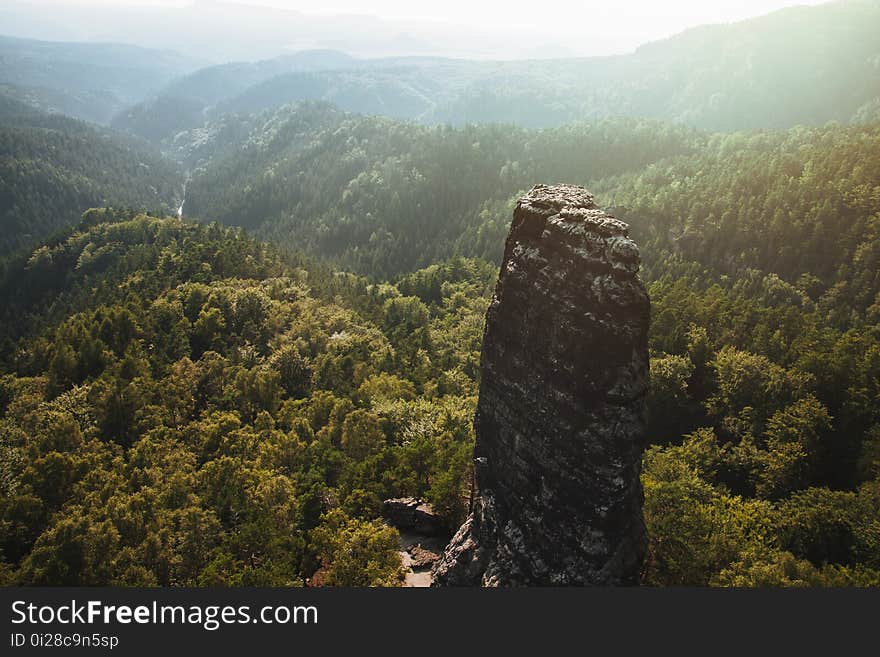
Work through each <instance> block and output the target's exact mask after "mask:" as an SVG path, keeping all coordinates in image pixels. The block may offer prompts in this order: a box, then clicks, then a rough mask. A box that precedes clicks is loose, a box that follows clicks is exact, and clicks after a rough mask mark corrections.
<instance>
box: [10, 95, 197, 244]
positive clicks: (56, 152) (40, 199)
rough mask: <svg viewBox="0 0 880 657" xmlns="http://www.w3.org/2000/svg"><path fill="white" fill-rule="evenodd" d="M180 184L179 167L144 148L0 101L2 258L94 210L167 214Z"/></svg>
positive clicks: (128, 139) (80, 124) (71, 121)
mask: <svg viewBox="0 0 880 657" xmlns="http://www.w3.org/2000/svg"><path fill="white" fill-rule="evenodd" d="M182 182H183V181H182V174H180V173H179V171H178V168H177V165H176V164H174V163H173V162H171V161H169V160H168V159H166V158H164V157H163V156H162V155H161V154H160V153H159V152H158V151H156V150H155V149H154V148H153V147H151V146H150V145H149V144H147V143H144V142H141V141H139V140H136V139H134V138H132V137H129V136H126V135H123V134H119V133H114V132H111V131H109V130H106V129H102V128H98V127H97V126H93V125H90V124H87V123H83V122H81V121H77V120H75V119H71V118H69V117H66V116H63V115H58V114H43V113H41V112H36V111H34V110H32V109H30V108H29V107H27V106H26V105H24V104H22V103H19V102H17V101H15V100H13V99H10V98H8V97H6V96H3V95H0V233H2V236H0V255H2V254H6V253H9V252H11V251H13V250H15V249H18V248H21V247H28V246H33V245H35V244H37V243H39V242H41V241H42V240H43V239H45V238H46V237H47V236H49V235H51V234H52V233H53V232H55V231H56V230H58V229H60V228H63V227H64V226H67V225H70V224H74V223H76V222H77V221H78V220H79V217H80V215H81V214H82V213H83V211H84V210H86V209H87V208H90V207H94V206H96V205H104V204H114V205H119V206H131V207H140V208H150V209H155V210H164V211H168V212H170V211H171V210H172V209H174V208H175V207H176V204H175V201H176V200H177V199H179V198H180V193H181V184H182Z"/></svg>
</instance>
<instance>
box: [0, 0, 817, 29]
mask: <svg viewBox="0 0 880 657" xmlns="http://www.w3.org/2000/svg"><path fill="white" fill-rule="evenodd" d="M194 1H195V0H53V4H65V5H78V4H91V5H96V4H107V5H115V6H120V5H126V4H128V5H166V6H183V5H190V4H193V2H194ZM824 1H826V0H524V1H523V0H441V1H439V2H438V1H436V0H432V1H431V2H418V1H417V0H240V1H239V2H237V3H236V4H251V5H265V6H272V7H280V8H286V9H293V10H296V11H300V12H302V13H306V14H319V15H334V14H362V15H370V16H378V17H380V18H384V19H387V20H401V21H442V22H447V23H455V24H459V25H466V26H469V27H475V28H485V29H487V30H490V31H496V30H497V29H498V28H500V27H516V28H538V29H546V30H553V31H557V32H564V33H568V34H570V33H574V32H578V33H585V34H588V33H590V32H593V31H595V30H597V29H602V30H612V31H613V32H615V33H627V32H631V33H634V34H639V35H654V36H664V35H667V34H669V33H672V32H676V31H680V30H682V29H684V28H687V27H690V26H694V25H701V24H704V23H718V22H727V21H735V20H741V19H743V18H748V17H750V16H758V15H760V14H766V13H769V12H771V11H774V10H776V9H780V8H782V7H787V6H792V5H816V4H821V3H822V2H824ZM0 3H2V0H0Z"/></svg>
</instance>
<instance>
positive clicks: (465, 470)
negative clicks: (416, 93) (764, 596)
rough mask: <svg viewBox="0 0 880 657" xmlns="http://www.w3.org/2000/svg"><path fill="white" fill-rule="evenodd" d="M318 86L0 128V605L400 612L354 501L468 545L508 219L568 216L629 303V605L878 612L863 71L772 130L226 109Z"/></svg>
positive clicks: (878, 377)
mask: <svg viewBox="0 0 880 657" xmlns="http://www.w3.org/2000/svg"><path fill="white" fill-rule="evenodd" d="M832 5H833V6H838V5H837V3H832ZM832 5H829V6H832ZM841 6H843V5H841ZM852 6H854V7H861V8H862V9H860V10H859V11H864V12H867V13H870V12H868V10H866V9H865V7H866V6H867V3H859V2H855V3H853V5H852ZM838 9H839V7H838ZM841 11H842V10H841ZM867 13H866V14H861V13H856V14H855V15H856V16H861V17H864V16H865V15H867ZM871 15H872V16H873V14H871ZM778 20H779V21H781V22H780V23H779V24H777V23H773V22H771V23H768V25H770V26H771V27H772V26H775V28H774V29H777V28H778V29H782V28H781V27H780V26H783V25H784V21H782V19H778ZM840 20H841V21H843V19H840ZM843 22H846V21H843ZM768 29H769V28H768ZM743 34H745V32H744V33H743ZM702 35H703V33H702V32H698V33H696V34H695V35H693V34H692V35H691V36H690V37H689V38H690V39H691V40H693V39H697V40H698V41H699V42H700V43H701V44H703V46H704V47H705V48H709V46H708V45H706V42H705V41H703V37H702ZM740 36H741V35H740ZM675 43H677V42H675V41H673V45H675ZM822 43H823V44H824V45H826V46H827V45H828V44H827V43H826V42H825V41H823V42H822ZM660 45H665V46H666V47H671V46H669V44H660ZM875 45H876V44H875ZM657 47H659V46H657ZM828 47H830V46H828ZM285 61H286V63H284V64H283V66H282V65H281V64H278V63H276V64H277V65H278V66H280V67H281V68H282V69H284V66H288V67H289V66H291V65H292V64H291V61H292V60H291V61H288V60H285ZM676 61H677V60H676ZM786 61H787V60H786ZM871 61H875V60H871ZM166 64H167V63H164V64H163V66H165V65H166ZM178 65H179V66H183V65H182V64H178ZM348 65H349V63H347V62H346V61H345V60H342V59H339V58H331V60H330V62H329V63H328V61H327V60H325V59H320V60H319V61H318V63H315V62H314V61H312V60H311V59H307V60H306V61H305V63H303V62H300V63H298V64H296V66H297V67H299V68H302V69H306V70H297V71H296V72H293V73H291V72H290V71H286V72H285V70H286V69H285V70H282V71H280V72H279V70H278V68H277V66H275V65H272V66H268V67H267V65H260V66H253V67H237V68H236V67H232V68H231V70H232V71H233V72H234V73H235V75H238V76H241V77H242V80H243V81H242V82H241V84H240V86H239V87H236V89H237V93H238V94H244V95H243V96H242V97H240V98H238V99H237V100H236V101H235V103H233V102H232V100H230V99H228V98H225V99H224V98H221V97H220V95H219V91H218V89H220V88H222V86H223V81H224V80H226V79H227V78H226V77H225V76H226V75H227V74H229V71H230V68H228V67H227V68H222V69H220V70H213V69H207V71H208V72H207V73H205V72H202V73H196V74H194V75H193V76H190V77H189V78H181V79H183V80H196V81H199V80H201V82H202V83H203V84H204V89H203V91H202V96H200V97H199V99H197V100H198V102H197V103H196V102H192V103H189V104H186V103H181V102H178V100H175V99H176V98H177V96H175V95H173V94H172V95H166V96H165V97H164V98H165V100H164V101H163V96H162V95H161V94H160V95H159V96H156V97H155V98H152V99H151V100H149V101H147V100H144V101H143V102H142V103H141V104H140V105H137V106H132V107H130V108H129V110H128V113H126V114H123V115H120V116H119V117H118V118H117V120H116V121H115V126H116V127H115V128H108V127H105V126H98V125H95V124H91V123H86V122H84V121H81V120H78V119H73V118H69V117H67V116H64V115H61V114H58V113H53V112H46V111H43V110H42V109H39V108H34V107H33V103H31V104H28V103H27V102H23V101H22V99H21V94H19V93H18V92H16V93H14V94H9V93H0V227H2V238H0V256H2V260H0V301H2V303H0V414H2V417H0V584H3V585H39V584H43V585H48V584H51V585H59V584H64V585H108V584H112V585H145V586H157V585H158V586H206V585H223V586H241V585H265V586H304V585H308V584H309V583H310V580H311V579H312V578H313V577H314V576H315V574H316V573H318V572H320V581H321V582H322V583H323V584H327V585H358V586H395V585H400V584H401V582H402V570H401V564H400V559H399V555H398V550H399V545H398V535H397V530H395V529H393V528H391V527H389V526H388V525H386V524H385V523H384V522H383V521H382V519H381V507H382V501H383V500H384V499H386V498H390V497H401V496H413V497H419V498H422V499H425V500H427V501H429V502H430V503H431V504H432V505H433V507H434V509H436V510H437V512H438V513H439V514H440V516H441V518H442V520H443V522H444V523H445V525H446V527H447V529H449V530H450V531H454V530H455V529H456V528H457V527H458V526H459V524H460V523H461V521H462V520H463V519H464V517H465V516H466V514H467V511H468V501H469V496H470V492H471V486H472V468H473V462H472V456H473V443H474V435H473V427H472V420H473V413H474V408H475V406H476V400H477V391H478V387H479V362H480V350H481V345H482V331H483V324H484V318H485V313H486V309H487V307H488V304H489V301H490V298H491V294H492V290H493V287H494V284H495V281H496V278H497V273H498V266H499V264H500V259H501V254H502V249H503V246H504V239H505V237H506V235H507V233H508V230H509V227H510V221H511V213H512V210H513V207H514V204H515V203H516V200H517V198H519V197H520V196H521V195H522V194H524V193H525V192H526V191H527V190H528V189H529V188H531V187H532V185H534V184H536V183H543V182H546V183H552V182H566V183H575V184H581V185H585V186H586V187H587V188H588V189H589V190H590V191H591V192H593V193H594V194H595V196H596V200H597V202H598V203H599V204H600V205H601V206H602V207H603V208H605V209H607V210H608V211H609V212H610V213H611V214H613V215H614V216H616V217H618V218H619V219H621V220H623V221H626V222H627V223H629V225H630V232H631V235H632V236H633V238H634V239H635V241H636V242H637V243H638V244H639V247H640V249H641V256H642V270H641V276H642V278H643V280H644V281H645V283H646V286H647V288H648V291H649V294H650V298H651V306H652V310H651V329H650V344H649V346H650V355H651V368H650V369H651V384H650V393H649V395H648V399H647V410H648V439H649V443H650V445H649V447H648V449H647V451H646V454H645V457H644V465H643V475H642V482H643V485H644V491H645V503H644V514H645V521H646V524H647V529H648V536H649V546H648V556H647V560H646V562H645V565H644V567H643V571H642V575H641V581H642V583H643V584H646V585H651V586H670V585H688V586H706V585H711V586H880V121H878V115H877V112H876V108H877V107H878V106H880V105H878V102H880V101H877V98H876V97H875V96H877V94H878V93H880V91H878V90H877V89H875V88H874V87H872V86H870V85H871V84H874V82H876V79H875V77H874V76H875V71H874V69H870V71H869V72H868V73H865V72H864V71H862V70H861V69H858V71H861V73H859V74H860V75H861V74H864V75H863V78H862V81H863V82H864V83H865V84H864V85H863V86H862V87H860V89H862V90H867V91H865V94H861V92H860V94H861V95H857V96H858V97H856V96H853V97H847V98H846V99H845V102H843V101H842V103H841V104H840V105H839V106H835V107H834V109H835V110H837V109H841V113H840V116H834V117H831V116H826V115H827V112H825V110H826V109H828V106H826V105H822V106H821V107H820V106H818V105H815V104H814V105H810V107H811V108H812V109H813V110H815V112H814V113H813V115H811V117H810V118H812V119H816V120H801V119H803V116H801V115H800V114H798V113H797V112H795V111H794V110H792V112H793V114H786V115H784V116H779V115H774V120H773V121H772V122H771V124H770V125H767V126H766V129H757V127H756V126H755V125H752V124H749V123H748V122H747V124H746V125H731V122H732V121H733V118H737V117H739V116H741V115H742V114H741V113H740V114H736V113H735V114H736V116H734V117H733V118H731V116H729V115H723V114H711V110H712V108H713V107H714V105H712V103H709V102H708V101H707V102H706V104H704V105H700V118H699V120H691V121H689V120H687V118H688V114H687V113H686V112H685V113H682V112H675V113H672V114H669V113H668V112H667V113H666V114H665V115H662V116H659V117H658V116H655V115H656V114H657V113H658V112H639V111H638V108H634V109H633V111H627V112H619V113H618V114H620V115H623V116H616V117H615V116H608V117H607V118H603V117H604V116H605V113H604V112H603V113H600V114H598V115H595V116H591V115H588V114H587V113H582V112H580V111H579V108H580V105H578V106H576V107H575V108H574V109H572V108H571V107H566V108H565V112H563V113H562V115H561V116H560V120H554V121H547V122H546V123H547V124H548V125H544V127H523V125H530V123H529V122H528V121H515V119H516V117H513V118H512V119H511V121H512V122H511V123H493V122H485V123H467V122H463V123H462V124H460V125H455V124H446V123H444V122H437V123H439V124H434V123H433V122H430V121H422V122H415V121H408V120H401V119H400V118H397V119H395V118H390V117H388V116H384V117H383V116H374V115H368V114H369V112H365V113H357V112H352V111H346V110H344V109H341V108H340V107H338V106H337V105H334V104H331V103H329V102H326V99H325V100H321V99H314V98H311V99H305V100H301V101H300V102H295V103H290V104H283V102H282V101H284V102H286V101H287V100H290V99H289V98H287V97H286V96H284V97H283V98H280V99H279V98H275V97H274V96H273V97H272V101H271V102H268V101H266V102H263V101H260V102H256V101H254V103H252V104H248V103H247V102H245V101H246V100H247V98H253V97H257V98H262V96H260V95H259V94H258V93H257V92H262V93H268V91H272V90H275V91H280V92H283V91H284V90H285V89H286V87H283V86H282V87H277V88H273V87H272V86H271V85H269V86H268V87H267V86H266V84H265V83H266V81H267V80H271V79H273V77H272V76H273V75H281V74H283V75H287V76H306V77H308V76H317V77H318V78H321V76H329V75H330V74H331V73H332V72H333V71H337V69H340V70H341V69H345V67H346V66H348ZM707 66H708V64H707ZM868 68H870V67H868ZM345 70H347V69H345ZM371 70H372V69H371ZM852 70H855V69H852ZM866 70H867V69H866ZM811 71H812V73H811V74H810V75H809V76H807V78H808V80H814V79H815V78H814V74H815V75H818V74H820V73H822V74H823V75H824V73H827V71H824V70H816V69H811ZM374 73H375V72H373V73H370V75H373V74H374ZM422 73H423V71H421V72H420V73H419V75H421V74H422ZM270 74H271V75H270ZM334 75H336V73H334ZM346 75H347V76H348V77H346V78H345V79H346V80H348V81H349V82H350V81H351V79H352V76H353V77H354V78H356V80H357V82H358V84H359V85H360V84H365V83H364V82H363V80H364V77H363V76H362V75H358V76H354V74H352V73H350V72H349V73H347V74H346ZM707 75H708V74H707ZM804 75H806V74H804ZM853 75H855V73H853ZM367 77H369V76H367ZM708 77H711V76H708ZM322 79H323V78H322ZM700 79H701V80H704V78H702V77H700ZM823 79H824V78H823ZM218 80H219V82H218ZM634 84H635V83H634ZM811 84H812V83H810V84H806V86H805V87H804V88H807V87H809V88H810V89H811V90H813V91H815V87H814V86H811ZM261 85H262V86H261ZM368 86H369V85H368ZM184 87H186V84H183V83H180V82H178V83H177V86H173V85H172V87H171V88H173V89H177V90H180V89H182V88H184ZM333 88H334V89H336V90H337V91H338V90H339V88H340V87H333ZM358 88H359V87H358ZM255 89H256V91H255ZM370 89H371V90H373V91H375V88H373V87H370ZM248 90H249V91H248ZM245 91H247V94H245ZM691 91H693V89H691ZM694 93H697V92H696V91H694ZM254 94H256V96H255V95H254ZM282 95H283V94H282ZM319 95H320V94H319ZM698 95H700V97H703V96H705V94H702V93H701V94H698ZM872 95H873V96H872ZM863 96H864V97H863ZM463 97H465V98H466V97H467V96H463ZM811 98H812V96H811ZM823 98H824V96H823ZM872 98H873V99H872ZM190 100H192V99H190ZM276 100H277V101H278V102H275V101H276ZM508 100H509V99H508ZM826 100H827V98H826ZM505 102H507V101H505ZM511 102H513V101H511ZM670 102H671V101H670ZM682 102H684V101H682ZM223 103H229V106H228V107H227V106H224V105H223ZM478 104H479V103H478ZM208 105H210V107H208ZM233 105H234V106H233ZM844 105H845V107H844ZM485 106H486V107H490V106H489V105H485ZM786 107H788V108H789V109H791V107H790V106H788V105H786ZM817 107H818V109H817ZM227 109H228V110H229V111H226V110H227ZM348 109H351V108H348ZM752 109H754V112H755V113H754V114H749V115H748V117H752V118H753V117H756V116H761V114H760V107H758V108H757V109H755V108H752ZM795 109H797V110H798V111H800V110H802V109H804V108H803V107H797V108H795ZM843 109H845V110H846V111H845V112H843ZM175 112H176V113H175ZM572 114H574V115H575V119H576V120H572V118H571V115H572ZM710 115H711V116H710ZM544 116H545V117H546V115H544ZM639 116H652V117H653V118H638V117H639ZM181 117H183V118H184V119H185V120H183V121H182V122H181V123H178V122H176V121H177V119H179V118H181ZM707 117H709V118H707ZM507 118H509V117H507ZM752 118H749V121H751V120H752ZM828 118H834V119H836V121H830V122H826V119H828ZM656 119H667V120H671V121H674V122H667V121H661V120H656ZM777 119H778V121H777ZM169 120H173V121H172V123H173V125H172V124H169V123H167V121H169ZM755 120H756V121H757V119H755ZM517 123H518V124H519V125H517ZM133 126H134V129H133ZM710 128H711V129H731V130H732V131H729V132H712V131H710V130H709V129H710ZM740 128H741V129H740ZM125 129H128V130H130V132H134V133H138V134H140V135H141V136H139V137H138V136H135V135H133V134H129V133H126V132H123V130H125ZM145 139H151V140H152V141H151V142H150V141H146V140H145ZM181 204H182V205H183V211H182V213H181V214H182V216H178V208H179V207H180V205H181Z"/></svg>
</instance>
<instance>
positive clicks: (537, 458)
mask: <svg viewBox="0 0 880 657" xmlns="http://www.w3.org/2000/svg"><path fill="white" fill-rule="evenodd" d="M627 230H628V227H627V225H626V224H624V223H623V222H621V221H618V220H617V219H614V218H613V217H610V216H608V215H607V214H605V213H604V212H602V211H601V210H600V209H599V208H597V207H596V204H595V203H594V201H593V196H592V195H591V194H590V193H589V192H588V191H587V190H585V189H584V188H582V187H576V186H571V185H554V186H545V185H538V186H537V187H535V188H534V189H532V190H531V191H530V192H529V193H528V194H526V196H524V197H523V198H522V199H520V201H519V203H518V204H517V206H516V209H515V210H514V215H513V225H512V226H511V229H510V235H509V236H508V238H507V243H506V246H505V250H504V261H503V263H502V265H501V272H500V274H499V278H498V284H497V286H496V288H495V295H494V296H493V298H492V303H491V305H490V307H489V311H488V314H487V317H486V330H485V334H484V337H483V353H482V361H481V370H482V380H481V384H480V397H479V402H478V404H477V413H476V417H475V419H474V427H475V429H476V436H477V442H476V447H475V450H474V463H475V478H476V489H475V495H474V500H473V508H472V512H471V514H470V516H469V517H468V519H467V521H466V522H465V524H464V525H463V526H462V527H461V528H460V529H459V530H458V532H457V533H456V535H455V536H454V537H453V539H452V541H451V542H450V544H449V545H448V546H447V548H446V550H445V553H444V555H443V557H442V559H441V560H440V561H439V562H438V563H437V565H436V566H435V568H434V572H433V577H434V585H435V586H438V585H440V586H442V585H463V586H474V585H483V586H508V585H555V584H559V585H589V584H635V583H637V581H638V572H639V567H640V565H641V562H642V558H643V556H644V550H645V544H646V539H645V528H644V522H643V519H642V488H641V484H640V481H639V472H640V466H641V456H642V449H643V445H644V438H645V436H644V396H645V392H646V388H647V384H648V347H647V334H648V319H649V301H648V295H647V293H646V292H645V288H644V286H643V285H642V283H641V281H640V280H639V277H638V270H639V250H638V247H637V246H636V245H635V243H634V242H633V241H632V240H631V239H629V237H628V236H627Z"/></svg>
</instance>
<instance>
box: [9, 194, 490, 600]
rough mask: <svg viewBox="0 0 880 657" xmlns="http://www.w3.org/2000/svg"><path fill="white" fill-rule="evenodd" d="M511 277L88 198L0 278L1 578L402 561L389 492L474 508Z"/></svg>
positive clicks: (456, 513)
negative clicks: (364, 259) (310, 259)
mask: <svg viewBox="0 0 880 657" xmlns="http://www.w3.org/2000/svg"><path fill="white" fill-rule="evenodd" d="M493 276H494V272H493V270H492V268H491V267H489V266H486V265H484V264H479V263H474V262H467V261H456V262H451V263H449V264H445V265H435V266H433V267H432V268H430V269H429V270H426V271H424V272H420V273H418V274H415V275H413V276H412V277H411V278H409V279H407V280H405V281H403V282H401V284H400V285H399V286H397V287H395V286H393V285H387V284H386V285H380V286H367V285H366V284H365V282H364V281H362V280H360V279H357V278H355V277H351V276H345V275H341V274H332V273H331V272H329V271H326V270H323V269H322V268H319V267H313V266H309V265H306V266H302V264H301V263H300V264H299V265H298V264H297V263H295V262H290V261H284V260H282V259H281V258H279V256H278V255H276V254H275V253H274V251H273V250H272V249H271V248H269V247H267V246H265V245H262V244H259V243H256V242H253V241H251V240H249V239H247V238H244V237H243V236H241V234H240V233H238V232H237V231H233V230H231V229H223V228H219V227H217V226H216V225H214V226H199V225H193V224H184V223H181V222H180V221H178V220H176V219H157V218H153V217H149V216H145V215H136V214H134V213H126V212H112V211H104V210H92V211H90V212H88V213H87V214H86V215H85V216H84V218H83V222H82V224H81V227H80V230H78V231H76V232H75V233H73V234H72V235H71V236H70V237H69V238H68V239H67V240H64V241H62V242H60V243H58V244H57V245H55V246H51V247H50V246H46V247H42V248H40V249H38V250H37V251H35V252H34V254H33V256H31V257H30V258H29V260H28V261H27V262H26V263H21V264H17V265H15V266H14V267H13V268H12V269H11V271H10V272H9V273H8V274H7V276H6V277H5V278H4V280H3V282H2V285H0V295H2V299H3V304H2V309H3V310H2V313H3V316H2V334H3V335H4V336H9V338H11V337H13V336H16V337H17V336H23V337H22V339H21V341H18V342H15V343H12V342H9V341H8V342H7V345H6V347H5V348H4V350H3V352H4V356H3V368H4V371H6V372H8V374H6V375H4V376H3V377H2V378H0V406H2V412H3V419H2V420H0V452H2V458H0V464H2V476H0V488H2V495H0V537H2V544H0V550H2V558H3V563H2V566H0V576H2V580H3V583H5V584H9V583H25V584H108V583H114V584H140V585H157V584H158V585H209V584H222V585H244V584H261V585H281V586H289V585H299V584H302V583H303V581H304V579H305V578H307V577H309V576H310V575H311V574H312V573H313V572H314V571H315V570H316V569H317V568H318V567H319V566H323V567H324V571H323V578H324V581H325V582H326V583H330V584H333V583H336V584H361V585H367V584H370V585H376V584H385V585H388V584H395V583H397V582H398V581H399V570H400V562H399V556H398V554H397V536H396V532H395V531H394V530H392V529H389V528H387V527H386V526H384V525H383V524H382V523H381V521H379V520H378V519H377V516H378V512H379V508H380V505H381V500H382V499H383V498H384V497H387V496H390V495H420V496H424V497H427V498H428V499H430V500H432V501H433V502H434V504H435V505H436V507H437V508H438V509H439V510H440V511H441V512H442V514H443V516H444V517H445V518H446V519H447V521H448V522H449V523H450V526H452V525H453V524H455V523H457V522H459V521H460V520H461V518H462V514H463V512H464V509H465V506H464V505H465V504H466V500H467V498H466V495H467V486H468V483H469V476H470V475H469V473H470V470H469V468H470V457H471V451H472V449H473V445H472V429H471V415H472V413H473V406H474V403H475V397H474V395H475V392H476V388H475V382H474V377H475V375H476V368H477V362H478V359H479V349H480V338H481V328H482V317H483V314H484V312H485V303H486V298H487V297H486V294H487V293H488V286H489V284H490V282H491V280H492V278H493ZM417 295H421V296H417Z"/></svg>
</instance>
